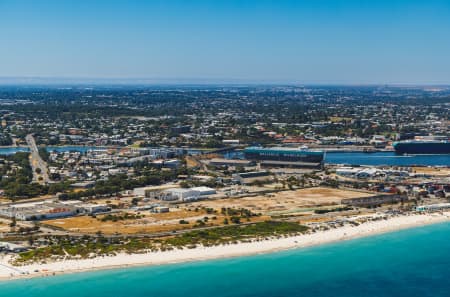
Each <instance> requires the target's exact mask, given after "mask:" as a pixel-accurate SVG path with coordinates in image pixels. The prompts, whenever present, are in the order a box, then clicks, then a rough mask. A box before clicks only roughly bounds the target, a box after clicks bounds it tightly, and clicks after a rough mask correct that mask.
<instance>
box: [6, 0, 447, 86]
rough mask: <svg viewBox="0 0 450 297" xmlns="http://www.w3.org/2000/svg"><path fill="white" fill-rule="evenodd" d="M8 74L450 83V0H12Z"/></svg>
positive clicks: (9, 5) (8, 12)
mask: <svg viewBox="0 0 450 297" xmlns="http://www.w3.org/2000/svg"><path fill="white" fill-rule="evenodd" d="M0 77H76V78H130V79H134V78H150V79H167V80H197V81H205V82H206V81H215V80H216V81H230V80H237V81H244V82H245V81H249V82H250V81H251V82H298V83H345V84H364V83H424V84H450V1H433V0H423V1H416V0H408V1H400V0H398V1H396V0H390V1H384V0H376V1H375V0H372V1H356V0H346V1H339V0H334V1H333V0H310V1H301V0H298V1H283V0H278V1H265V0H253V1H252V0H248V1H246V0H241V1H237V0H235V1H233V0H228V1H225V0H210V1H206V0H205V1H199V0H185V1H176V0H165V1H152V0H148V1H144V0H122V1H114V0H109V1H106V0H104V1H102V0H78V1H75V0H74V1H68V0H54V1H48V0H39V1H36V0H29V1H22V0H0Z"/></svg>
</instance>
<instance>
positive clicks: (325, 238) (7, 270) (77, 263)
mask: <svg viewBox="0 0 450 297" xmlns="http://www.w3.org/2000/svg"><path fill="white" fill-rule="evenodd" d="M449 219H450V213H444V214H438V213H434V214H415V215H408V216H398V217H393V218H390V219H388V220H380V221H371V222H367V223H364V224H361V225H359V226H355V227H352V226H344V227H340V228H337V229H330V230H327V231H320V232H316V233H312V234H306V235H300V236H294V237H289V238H280V239H269V240H263V241H258V242H249V243H238V244H230V245H222V246H214V247H198V248H194V249H183V250H173V251H165V252H151V253H144V254H132V255H130V254H125V253H123V254H118V255H115V256H105V257H97V258H93V259H80V260H61V261H57V262H48V263H46V264H31V265H26V266H20V267H15V266H12V265H11V264H9V263H8V261H9V260H10V258H9V256H6V257H3V258H0V279H2V280H6V279H15V278H21V277H38V276H46V275H53V274H61V273H71V272H80V271H88V270H96V269H109V268H120V267H129V266H138V265H161V264H168V263H177V262H187V261H199V260H206V259H216V258H225V257H237V256H245V255H252V254H260V253H268V252H274V251H280V250H286V249H293V248H301V247H307V246H312V245H320V244H324V243H330V242H335V241H340V240H346V239H352V238H357V237H364V236H370V235H374V234H380V233H384V232H390V231H395V230H400V229H405V228H412V227H418V226H423V225H428V224H434V223H439V222H445V221H448V220H449Z"/></svg>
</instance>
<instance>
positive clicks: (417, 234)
mask: <svg viewBox="0 0 450 297" xmlns="http://www.w3.org/2000/svg"><path fill="white" fill-rule="evenodd" d="M449 253H450V224H449V223H444V224H437V225H431V226H425V227H420V228H414V229H409V230H402V231H398V232H393V233H386V234H382V235H377V236H373V237H367V238H361V239H355V240H350V241H344V242H339V243H333V244H327V245H323V246H317V247H310V248H305V249H298V250H289V251H283V252H277V253H271V254H264V255H257V256H250V257H240V258H232V259H221V260H213V261H200V262H192V263H183V264H172V265H163V266H150V267H135V268H127V269H117V270H104V271H95V272H85V273H75V274H67V275H59V276H52V277H47V278H35V279H25V280H16V281H4V282H0V296H1V297H6V296H8V297H9V296H14V297H33V296H39V297H52V296H58V297H65V296H71V297H84V296H95V297H103V296H108V297H121V296H124V297H142V296H149V297H150V296H152V297H153V296H154V297H165V296H171V297H175V296H183V297H190V296H192V297H204V296H205V297H206V296H208V297H212V296H214V297H231V296H258V297H264V296H268V297H269V296H270V297H276V296H280V297H281V296H289V297H292V296H314V297H322V296H333V297H341V296H342V297H349V296H357V297H361V296H395V297H403V296H405V297H406V296H407V297H413V296H420V297H426V296H443V297H444V296H445V297H448V296H450V254H449Z"/></svg>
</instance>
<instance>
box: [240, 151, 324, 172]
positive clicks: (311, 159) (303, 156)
mask: <svg viewBox="0 0 450 297" xmlns="http://www.w3.org/2000/svg"><path fill="white" fill-rule="evenodd" d="M324 155H325V153H324V152H323V151H315V150H310V149H308V148H307V147H300V148H288V147H271V148H265V147H247V148H246V149H244V156H245V158H246V159H247V160H253V161H259V162H261V165H267V166H283V167H319V166H321V165H322V164H323V159H324Z"/></svg>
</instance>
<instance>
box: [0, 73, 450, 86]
mask: <svg viewBox="0 0 450 297" xmlns="http://www.w3.org/2000/svg"><path fill="white" fill-rule="evenodd" d="M86 84H87V85H89V84H93V85H140V86H143V85H149V86H155V85H297V86H305V85H309V86H314V85H318V86H390V87H401V86H405V87H431V86H436V87H450V82H349V81H326V80H324V81H306V80H303V81H302V80H294V79H247V78H183V77H180V78H155V77H154V78H148V77H147V78H146V77H82V76H79V77H77V76H73V77H70V76H59V77H58V76H0V86H7V85H11V86H13V85H22V86H26V85H30V86H33V85H34V86H36V85H47V86H51V85H86Z"/></svg>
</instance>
